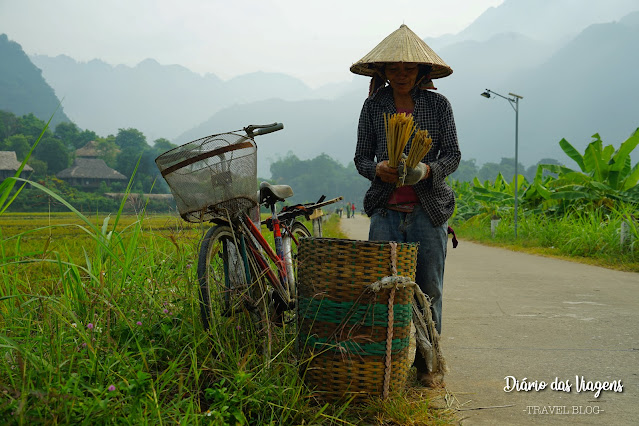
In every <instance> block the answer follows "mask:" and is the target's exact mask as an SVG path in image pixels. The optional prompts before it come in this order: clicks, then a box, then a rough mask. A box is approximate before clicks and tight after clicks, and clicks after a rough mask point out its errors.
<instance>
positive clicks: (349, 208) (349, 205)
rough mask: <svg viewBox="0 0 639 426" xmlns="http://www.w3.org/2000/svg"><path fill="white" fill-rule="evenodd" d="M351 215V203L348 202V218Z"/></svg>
mask: <svg viewBox="0 0 639 426" xmlns="http://www.w3.org/2000/svg"><path fill="white" fill-rule="evenodd" d="M350 217H351V203H346V219H348V218H350Z"/></svg>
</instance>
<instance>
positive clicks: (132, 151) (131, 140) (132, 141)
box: [114, 128, 151, 177]
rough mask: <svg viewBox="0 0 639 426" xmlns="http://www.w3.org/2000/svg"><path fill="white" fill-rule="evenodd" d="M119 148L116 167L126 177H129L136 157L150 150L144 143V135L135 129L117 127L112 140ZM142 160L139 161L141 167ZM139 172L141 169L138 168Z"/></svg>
mask: <svg viewBox="0 0 639 426" xmlns="http://www.w3.org/2000/svg"><path fill="white" fill-rule="evenodd" d="M114 142H115V144H116V145H117V146H118V148H119V149H120V152H119V153H118V156H117V160H116V169H117V170H118V171H119V172H120V173H122V174H123V175H125V176H127V177H131V175H132V174H133V170H135V165H136V164H137V162H138V159H140V157H141V156H142V155H143V154H144V153H145V151H148V150H150V148H151V147H150V146H149V144H147V143H146V136H144V134H143V133H142V132H140V131H139V130H137V129H133V128H129V129H119V130H118V134H117V135H116V137H115V140H114ZM143 164H144V163H143V162H142V163H141V166H142V168H143V169H144V167H143ZM139 172H140V173H141V172H142V170H139Z"/></svg>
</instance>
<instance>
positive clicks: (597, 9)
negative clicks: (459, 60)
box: [426, 0, 639, 50]
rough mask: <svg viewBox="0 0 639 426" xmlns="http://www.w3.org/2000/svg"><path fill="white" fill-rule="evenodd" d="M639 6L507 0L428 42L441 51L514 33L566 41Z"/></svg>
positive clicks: (627, 1)
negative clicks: (459, 29) (454, 32)
mask: <svg viewBox="0 0 639 426" xmlns="http://www.w3.org/2000/svg"><path fill="white" fill-rule="evenodd" d="M638 8H639V4H638V3H637V0H606V1H599V0H595V1H586V0H505V1H504V2H503V3H502V4H501V5H499V6H497V7H490V8H488V9H487V10H486V11H485V12H484V13H482V14H481V15H480V16H479V17H478V18H477V19H476V20H475V21H474V22H473V23H471V24H470V25H469V26H468V27H466V28H464V30H462V31H460V32H459V33H457V34H454V35H451V34H448V35H445V36H442V37H438V38H427V39H426V43H428V44H429V45H430V46H431V47H433V48H434V49H435V50H437V49H439V48H442V47H444V46H447V45H450V44H453V43H458V42H460V41H465V40H474V41H480V42H481V41H487V40H488V39H490V38H492V37H494V36H496V35H498V34H501V33H513V32H514V33H519V34H521V35H523V36H526V37H529V38H532V39H534V40H538V41H545V42H547V43H551V44H556V43H565V42H566V41H567V40H569V39H571V38H573V37H574V36H576V35H577V34H579V33H580V32H581V31H583V30H584V29H585V28H586V27H588V26H590V25H592V24H597V23H605V22H611V21H615V20H618V19H620V18H621V17H623V16H625V15H627V14H628V13H631V12H634V11H636V10H637V9H638Z"/></svg>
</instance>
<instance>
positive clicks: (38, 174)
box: [27, 156, 47, 179]
mask: <svg viewBox="0 0 639 426" xmlns="http://www.w3.org/2000/svg"><path fill="white" fill-rule="evenodd" d="M27 164H28V165H30V166H31V168H32V169H33V176H32V178H40V179H41V178H43V177H45V176H46V175H47V163H45V162H44V161H42V160H38V159H37V158H35V157H33V156H31V158H29V162H28V163H27Z"/></svg>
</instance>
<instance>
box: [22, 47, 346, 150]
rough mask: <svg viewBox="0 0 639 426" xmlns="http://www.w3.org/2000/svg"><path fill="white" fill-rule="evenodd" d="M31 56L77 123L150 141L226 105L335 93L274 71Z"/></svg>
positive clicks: (171, 134) (177, 131)
mask: <svg viewBox="0 0 639 426" xmlns="http://www.w3.org/2000/svg"><path fill="white" fill-rule="evenodd" d="M31 60H32V61H33V63H35V64H36V65H37V66H39V67H41V68H42V69H43V70H44V74H45V77H46V79H47V80H48V81H49V82H50V84H51V85H52V86H53V87H54V88H55V90H56V93H57V94H58V96H61V97H64V105H65V106H66V107H67V111H69V114H70V116H71V118H73V120H74V121H75V122H76V123H77V124H78V125H79V126H80V127H82V128H87V129H91V130H94V131H95V132H97V133H98V134H101V135H104V136H106V135H108V134H115V133H117V131H118V129H119V128H128V127H133V128H136V129H138V130H140V131H142V132H143V133H144V134H145V135H146V136H147V139H148V140H149V141H153V140H155V139H157V138H160V137H164V138H168V139H171V138H174V137H176V136H177V135H179V134H180V133H182V132H184V130H185V129H188V128H191V127H194V126H196V125H197V124H199V123H201V122H203V121H204V120H206V119H208V118H209V117H211V115H213V114H214V113H215V112H217V111H218V110H220V109H221V108H224V107H228V106H230V105H236V104H245V103H249V102H255V101H260V100H264V99H269V98H280V99H283V100H291V101H294V100H301V99H311V98H318V97H319V98H331V97H334V96H336V95H337V94H338V93H339V89H338V90H334V89H335V88H334V87H333V88H332V87H328V88H326V90H324V89H319V90H317V91H314V90H312V89H310V88H309V87H308V86H306V85H305V84H304V83H302V82H301V81H300V80H298V79H296V78H294V77H291V76H288V75H285V74H278V73H265V72H255V73H250V74H245V75H241V76H238V77H235V78H232V79H230V80H228V81H222V80H221V79H220V78H218V77H217V76H215V75H213V74H206V75H204V76H202V75H200V74H197V73H195V72H192V71H190V70H188V69H186V68H184V67H182V66H179V65H161V64H159V63H158V62H157V61H155V60H153V59H146V60H144V61H142V62H140V63H139V64H138V65H137V66H135V67H128V66H124V65H117V66H112V65H109V64H107V63H105V62H103V61H100V60H97V59H96V60H92V61H89V62H86V63H83V62H76V61H75V60H74V59H72V58H70V57H68V56H64V55H60V56H57V57H55V58H52V57H48V56H43V55H34V56H32V57H31ZM343 87H344V85H342V86H341V87H340V89H343Z"/></svg>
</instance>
